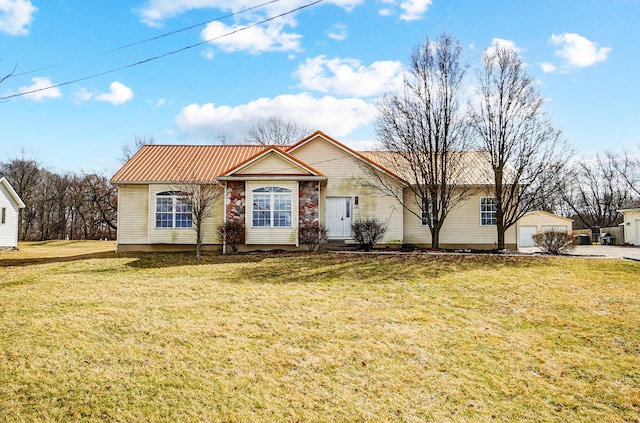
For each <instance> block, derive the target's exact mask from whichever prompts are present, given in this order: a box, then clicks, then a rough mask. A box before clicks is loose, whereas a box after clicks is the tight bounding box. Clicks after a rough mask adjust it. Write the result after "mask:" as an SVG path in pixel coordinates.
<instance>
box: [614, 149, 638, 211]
mask: <svg viewBox="0 0 640 423" xmlns="http://www.w3.org/2000/svg"><path fill="white" fill-rule="evenodd" d="M607 157H608V158H609V159H611V158H613V157H615V156H614V155H613V153H607ZM614 165H615V168H616V170H617V171H618V172H619V174H620V176H621V177H622V179H623V180H624V181H625V182H626V184H627V188H629V189H630V190H631V192H632V195H633V196H634V197H636V198H635V202H636V203H640V145H638V153H635V154H634V153H632V152H630V151H628V150H625V152H624V153H623V155H622V157H621V158H615V161H614Z"/></svg>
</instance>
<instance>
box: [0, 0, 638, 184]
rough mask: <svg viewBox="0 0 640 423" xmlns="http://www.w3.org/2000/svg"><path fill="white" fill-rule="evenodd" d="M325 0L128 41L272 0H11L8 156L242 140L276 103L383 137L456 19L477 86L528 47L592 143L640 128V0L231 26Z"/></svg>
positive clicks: (447, 4)
mask: <svg viewBox="0 0 640 423" xmlns="http://www.w3.org/2000/svg"><path fill="white" fill-rule="evenodd" d="M312 1H313V0H280V1H272V2H269V3H268V4H266V5H264V6H261V7H259V8H256V9H253V10H251V11H247V12H241V13H237V14H235V15H234V16H232V17H228V18H225V19H222V20H218V21H214V22H211V23H209V24H206V25H199V26H196V27H194V28H193V29H190V30H185V31H180V32H178V33H176V34H174V35H170V36H165V37H161V38H158V39H157V40H153V41H148V42H144V43H140V44H136V45H133V46H130V47H127V48H122V49H117V50H115V51H113V49H116V48H118V47H121V46H126V45H129V44H132V43H136V42H139V41H143V40H148V39H150V38H153V37H158V36H161V35H164V34H167V33H170V32H172V31H177V30H180V29H183V28H186V27H189V26H193V25H197V24H199V23H202V22H207V21H210V20H212V19H216V18H220V17H222V16H225V15H229V14H232V13H235V12H239V11H241V10H243V9H247V8H251V7H254V6H257V5H259V4H262V3H266V1H265V0H257V1H254V0H238V1H233V2H230V1H227V0H146V1H145V0H140V1H122V0H116V1H109V2H106V1H99V2H98V1H84V0H46V1H38V0H0V76H4V75H6V74H8V73H10V72H11V70H12V69H13V67H14V66H16V71H15V75H14V76H13V77H11V78H9V79H7V80H5V81H4V82H3V83H1V84H0V97H8V98H7V99H6V100H3V101H2V102H0V161H6V160H9V159H11V158H14V157H17V156H20V155H21V154H22V152H23V151H24V153H25V155H26V156H27V157H36V158H38V159H39V160H40V161H42V162H43V163H44V164H46V165H48V166H50V167H51V168H52V169H54V170H56V171H60V172H64V171H98V172H104V173H105V174H107V175H111V174H113V173H114V172H115V171H116V170H117V169H118V167H119V166H120V163H119V161H118V157H119V156H120V155H121V146H122V144H124V143H131V141H132V140H133V139H134V137H135V136H136V135H138V136H151V137H153V138H155V140H156V142H157V143H163V144H202V143H216V142H218V140H219V137H220V135H224V136H225V137H226V138H227V140H229V141H230V142H236V143H242V142H244V136H245V131H246V129H247V127H248V126H250V125H251V124H252V123H254V122H256V121H259V120H261V119H265V118H268V117H270V116H273V115H278V116H281V117H284V118H286V119H293V120H296V121H298V122H300V123H301V124H304V125H306V126H310V127H313V128H315V129H319V130H322V131H324V132H325V133H327V134H329V135H331V136H333V137H334V138H336V139H338V140H340V141H342V142H345V143H346V144H348V145H350V146H352V147H354V148H362V149H364V148H371V147H372V146H373V145H374V143H375V134H374V130H373V125H372V124H373V121H374V119H375V115H376V108H375V102H376V99H377V98H379V97H380V96H381V95H383V94H384V93H385V92H388V91H391V90H394V89H397V88H398V87H399V84H400V83H401V81H402V72H403V69H404V66H405V65H406V63H407V59H408V57H409V55H410V53H411V51H412V49H413V48H414V47H415V46H416V45H418V44H419V43H422V42H424V40H425V38H426V37H430V38H436V37H437V36H438V35H439V34H440V33H442V32H446V33H448V34H451V35H453V36H454V37H456V38H457V39H459V40H460V42H461V43H462V45H463V46H464V56H465V60H467V61H468V64H469V66H470V72H469V77H470V78H469V80H468V84H469V86H470V87H471V86H472V84H473V68H474V67H477V66H478V64H479V58H480V56H481V54H482V51H483V50H484V49H486V48H489V47H491V46H492V45H493V44H495V43H510V44H512V45H513V46H515V47H516V48H517V49H519V51H520V54H521V56H522V58H523V61H524V62H525V63H526V64H527V70H528V71H529V73H530V74H531V75H532V76H534V77H535V78H536V80H537V81H538V83H539V88H540V92H541V94H542V96H543V97H544V98H545V99H547V105H546V107H547V110H548V112H549V114H550V116H551V118H552V120H553V121H554V122H555V124H556V125H557V126H558V127H559V128H561V129H562V130H563V134H564V137H565V138H566V139H567V140H568V141H569V142H570V144H571V145H572V147H573V148H574V151H575V153H576V154H577V155H578V156H585V157H590V156H593V155H595V154H597V153H604V152H605V151H606V150H612V151H618V152H619V151H622V148H624V147H629V148H631V147H634V146H635V145H636V144H638V143H639V142H640V131H638V129H637V123H638V121H640V113H639V110H640V107H639V100H638V99H639V98H640V84H638V83H637V72H638V70H637V69H638V64H639V57H640V55H639V49H640V31H638V28H637V23H638V22H640V2H638V1H632V0H629V1H621V0H607V1H593V0H580V1H574V0H562V1H558V0H554V1H546V0H538V1H533V0H531V1H528V0H520V1H497V0H456V1H451V0H449V1H445V0H377V1H370V0H325V1H321V2H320V3H318V4H316V5H313V6H310V7H306V8H303V9H301V10H299V11H297V12H295V13H290V14H286V15H284V16H282V17H280V18H276V19H273V20H271V21H269V22H267V23H264V24H261V25H257V26H254V27H253V28H251V29H247V30H240V31H238V32H236V33H235V34H232V35H226V34H228V33H230V32H232V31H235V30H238V29H241V28H243V27H246V26H247V25H252V24H254V23H257V22H260V21H263V20H266V19H269V18H272V17H275V16H277V15H280V14H284V13H287V12H289V11H291V10H293V9H296V8H299V7H301V6H305V5H307V4H309V3H311V2H312ZM210 39H215V40H214V41H212V42H206V41H207V40H210ZM193 45H196V46H195V47H193V48H189V49H187V50H185V51H183V52H180V53H176V54H170V55H168V56H166V57H163V58H160V59H157V60H153V61H150V62H148V63H145V64H141V65H137V66H132V67H127V66H129V65H131V64H134V63H137V62H139V61H143V60H146V59H149V58H153V57H156V56H160V55H163V54H166V53H169V52H173V51H176V50H180V49H182V48H184V47H187V46H193ZM121 67H126V68H125V69H122V70H118V71H115V72H111V71H112V70H115V69H119V68H121ZM104 72H108V73H106V74H104V75H102V76H97V77H93V78H89V79H84V78H86V77H91V76H93V75H96V74H101V73H104ZM76 80H78V81H77V82H72V83H69V82H70V81H76ZM56 84H65V85H62V86H60V87H58V88H55V89H48V90H44V91H39V92H35V93H32V94H27V95H18V94H21V93H25V92H28V91H30V90H32V89H35V88H45V87H48V86H51V85H56ZM16 95H18V96H16Z"/></svg>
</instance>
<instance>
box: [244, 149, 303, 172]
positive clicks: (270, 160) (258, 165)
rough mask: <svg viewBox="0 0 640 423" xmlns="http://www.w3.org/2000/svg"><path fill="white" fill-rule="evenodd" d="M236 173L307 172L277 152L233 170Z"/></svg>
mask: <svg viewBox="0 0 640 423" xmlns="http://www.w3.org/2000/svg"><path fill="white" fill-rule="evenodd" d="M235 173H236V174H245V175H262V174H272V175H287V174H309V172H307V171H306V170H304V169H303V168H302V167H300V166H297V165H296V164H295V163H292V162H291V161H290V160H286V159H284V158H283V157H282V156H280V155H278V154H277V153H269V154H267V155H266V156H265V157H262V158H260V159H259V160H257V161H255V162H254V163H251V164H249V165H248V166H246V167H243V168H242V169H240V170H238V171H237V172H235Z"/></svg>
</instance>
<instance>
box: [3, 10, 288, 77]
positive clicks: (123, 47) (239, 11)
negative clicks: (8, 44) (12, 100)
mask: <svg viewBox="0 0 640 423" xmlns="http://www.w3.org/2000/svg"><path fill="white" fill-rule="evenodd" d="M278 1H280V0H271V1H267V2H265V3H261V4H258V5H256V6H252V7H248V8H246V9H242V10H238V11H237V12H233V13H228V14H226V15H224V16H219V17H217V18H214V19H210V20H208V21H203V22H199V23H197V24H194V25H191V26H187V27H184V28H180V29H176V30H175V31H170V32H167V33H164V34H160V35H157V36H155V37H151V38H147V39H144V40H140V41H135V42H133V43H129V44H125V45H122V46H119V47H115V48H112V49H109V50H106V51H103V52H102V53H101V54H106V53H113V52H115V51H119V50H124V49H127V48H129V47H133V46H137V45H140V44H144V43H148V42H150V41H155V40H159V39H161V38H165V37H169V36H171V35H175V34H178V33H180V32H184V31H189V30H192V29H194V28H197V27H200V26H204V25H207V24H209V23H211V22H218V21H221V20H224V19H227V18H231V17H234V16H237V15H240V14H242V13H246V12H250V11H252V10H255V9H259V8H262V7H264V6H267V5H269V4H271V3H277V2H278ZM68 63H72V62H63V63H57V64H55V65H50V66H44V67H41V68H38V69H33V70H30V71H25V72H20V73H14V74H12V75H9V77H10V78H17V77H18V76H24V75H29V74H32V73H36V72H41V71H44V70H47V69H53V68H57V67H59V66H63V65H66V64H68Z"/></svg>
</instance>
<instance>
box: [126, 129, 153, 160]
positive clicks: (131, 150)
mask: <svg viewBox="0 0 640 423" xmlns="http://www.w3.org/2000/svg"><path fill="white" fill-rule="evenodd" d="M155 143H156V140H155V138H153V137H152V136H151V135H135V136H134V137H133V141H132V142H131V143H128V144H122V155H121V156H120V157H119V160H120V162H121V163H122V164H124V163H126V162H128V161H129V159H130V158H131V157H133V155H134V154H136V153H137V152H138V150H140V148H142V146H143V145H146V144H155Z"/></svg>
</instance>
